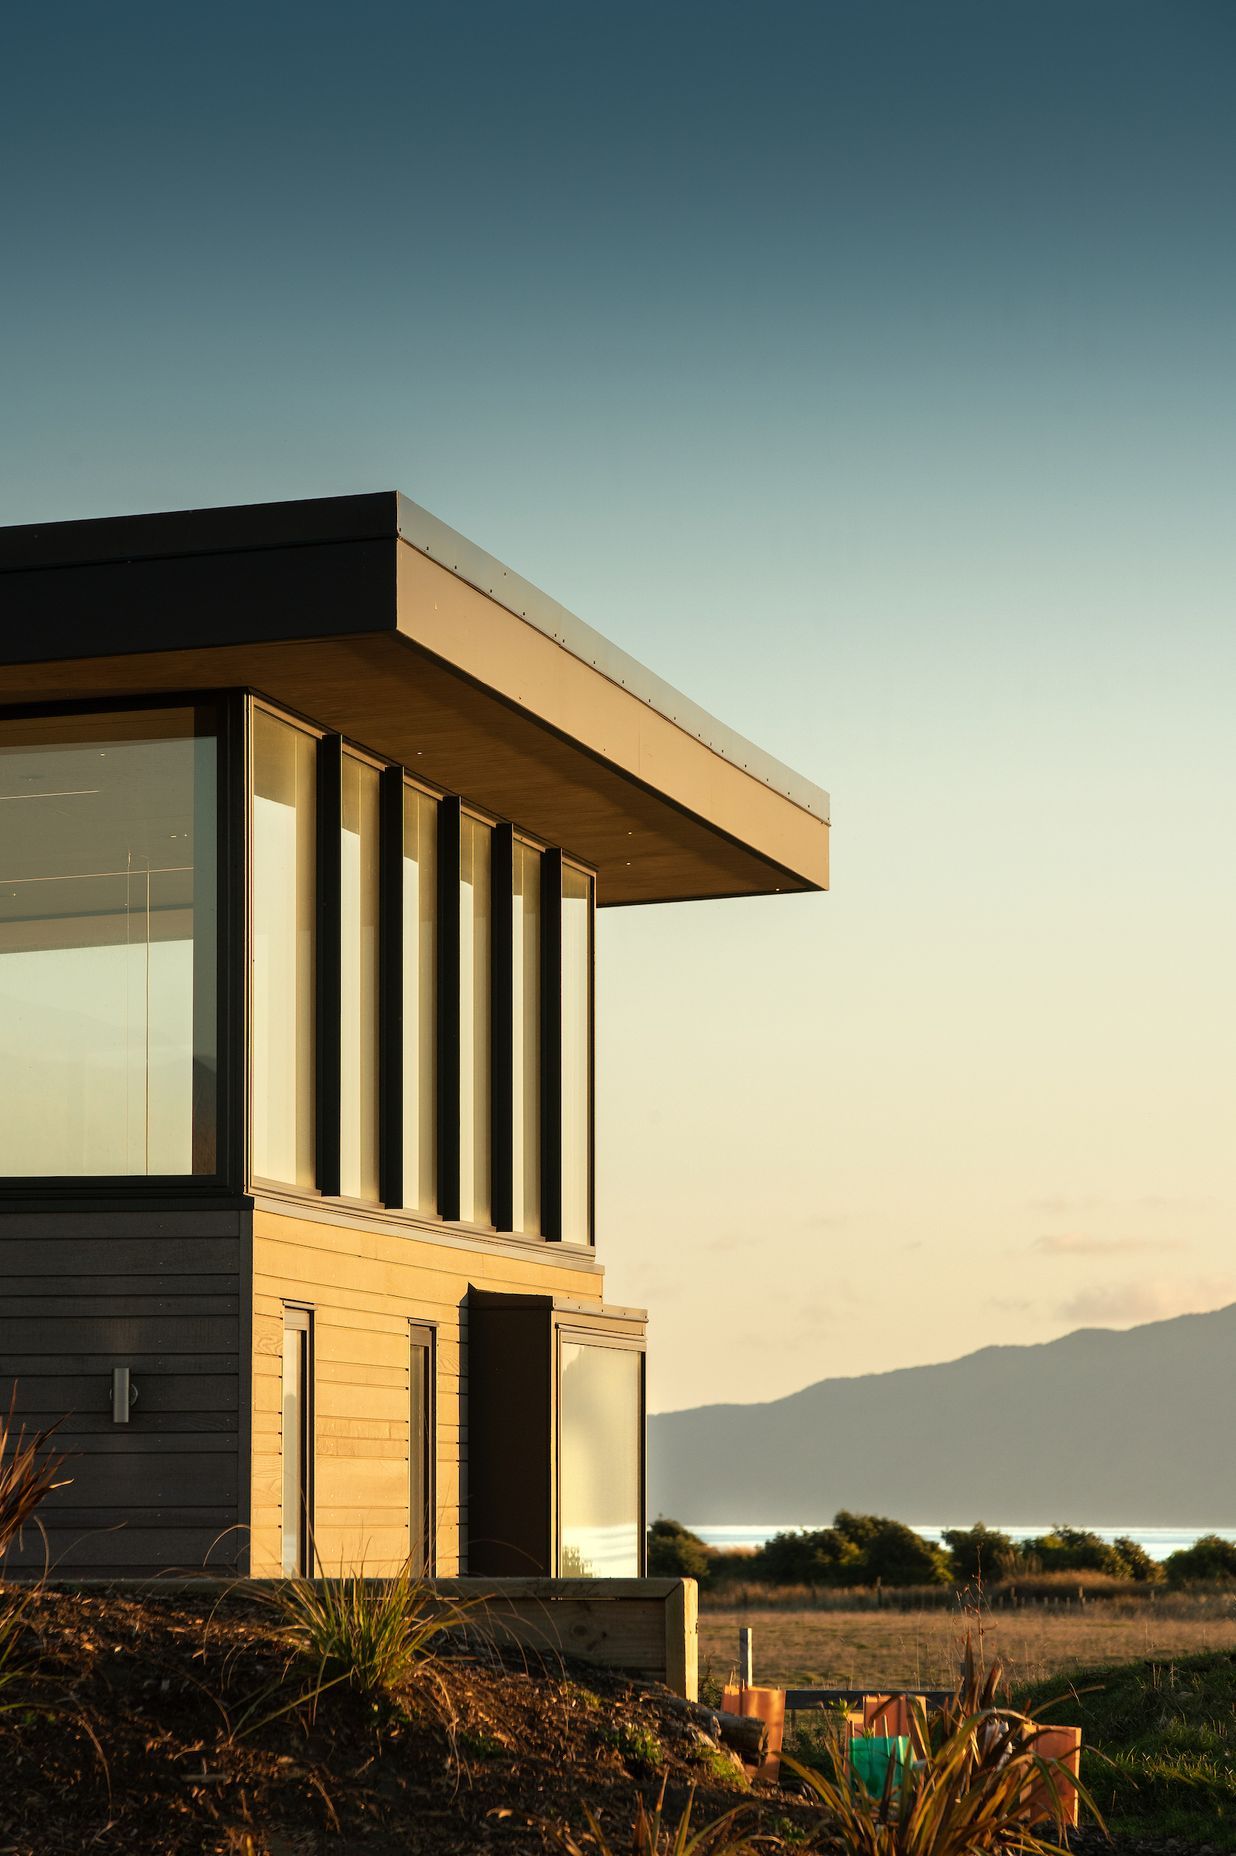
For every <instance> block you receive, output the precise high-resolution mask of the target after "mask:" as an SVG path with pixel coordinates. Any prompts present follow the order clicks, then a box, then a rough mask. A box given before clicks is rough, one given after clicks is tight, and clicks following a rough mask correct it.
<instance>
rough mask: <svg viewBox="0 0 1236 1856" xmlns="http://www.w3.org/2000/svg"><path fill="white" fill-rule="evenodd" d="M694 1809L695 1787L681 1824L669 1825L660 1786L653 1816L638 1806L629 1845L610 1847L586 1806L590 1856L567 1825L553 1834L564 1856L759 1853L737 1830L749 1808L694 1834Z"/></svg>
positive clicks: (744, 1855) (555, 1828) (747, 1855)
mask: <svg viewBox="0 0 1236 1856" xmlns="http://www.w3.org/2000/svg"><path fill="white" fill-rule="evenodd" d="M694 1806H695V1787H694V1786H692V1787H691V1790H690V1791H689V1792H688V1794H687V1802H686V1804H685V1805H684V1806H683V1808H682V1811H681V1812H680V1814H679V1817H678V1820H677V1822H676V1823H674V1822H671V1821H670V1819H669V1818H668V1817H667V1816H666V1812H665V1781H664V1780H662V1782H661V1793H660V1796H659V1797H658V1799H657V1802H656V1805H655V1806H654V1808H653V1809H652V1811H649V1810H648V1809H647V1808H646V1807H645V1804H644V1801H643V1799H642V1798H641V1799H640V1800H639V1804H638V1807H637V1811H636V1816H635V1822H634V1823H633V1824H632V1825H631V1828H630V1831H629V1833H628V1835H629V1838H630V1840H629V1841H628V1840H627V1835H624V1836H623V1839H622V1842H621V1843H620V1844H613V1843H611V1842H610V1841H609V1838H608V1836H607V1834H606V1832H605V1830H604V1829H603V1828H602V1826H601V1824H600V1822H599V1820H598V1819H597V1817H596V1816H595V1815H594V1813H593V1811H592V1810H591V1808H590V1807H589V1806H588V1805H585V1806H584V1815H585V1816H586V1817H587V1819H588V1829H589V1831H590V1833H591V1835H590V1836H589V1837H586V1838H585V1842H586V1843H587V1845H588V1850H587V1852H585V1849H584V1847H583V1845H581V1844H580V1843H579V1842H577V1840H576V1838H575V1834H574V1832H573V1831H572V1830H570V1829H569V1828H568V1827H567V1825H565V1824H555V1825H552V1826H550V1827H549V1829H550V1834H551V1835H552V1837H553V1838H554V1841H555V1842H556V1843H557V1845H558V1848H559V1849H560V1850H561V1851H562V1852H563V1856H754V1852H755V1851H756V1850H757V1849H758V1848H760V1847H761V1846H760V1845H759V1844H757V1843H753V1842H752V1841H751V1839H750V1837H749V1836H747V1835H746V1834H745V1833H744V1832H743V1831H742V1830H741V1829H740V1828H739V1826H740V1823H741V1821H742V1819H743V1818H744V1817H745V1816H746V1815H747V1812H748V1809H749V1807H748V1806H746V1805H739V1806H738V1807H737V1809H736V1810H733V1811H727V1812H726V1813H725V1815H724V1817H717V1818H714V1819H713V1821H712V1822H711V1823H710V1824H701V1825H700V1826H699V1828H698V1829H695V1830H693V1829H692V1828H691V1814H692V1811H693V1809H694Z"/></svg>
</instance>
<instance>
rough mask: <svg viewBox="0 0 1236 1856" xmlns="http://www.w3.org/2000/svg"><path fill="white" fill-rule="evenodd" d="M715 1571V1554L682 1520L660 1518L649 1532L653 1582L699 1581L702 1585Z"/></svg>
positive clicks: (649, 1563) (649, 1556)
mask: <svg viewBox="0 0 1236 1856" xmlns="http://www.w3.org/2000/svg"><path fill="white" fill-rule="evenodd" d="M711 1571H712V1553H711V1551H710V1549H709V1548H708V1547H707V1546H705V1544H704V1542H703V1541H702V1540H701V1539H700V1537H699V1535H698V1534H693V1533H692V1532H691V1530H690V1528H689V1527H684V1526H683V1524H682V1522H681V1521H672V1520H670V1519H669V1518H668V1517H667V1516H666V1515H658V1516H657V1518H656V1520H655V1521H654V1522H653V1524H652V1526H651V1527H650V1528H649V1529H648V1576H649V1578H650V1579H698V1580H699V1581H700V1583H701V1585H702V1584H703V1583H704V1582H705V1581H706V1580H707V1578H708V1576H709V1574H710V1572H711Z"/></svg>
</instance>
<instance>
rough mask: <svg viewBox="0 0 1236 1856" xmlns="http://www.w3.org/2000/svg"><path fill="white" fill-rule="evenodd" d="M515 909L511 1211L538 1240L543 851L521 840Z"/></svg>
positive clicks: (519, 1224)
mask: <svg viewBox="0 0 1236 1856" xmlns="http://www.w3.org/2000/svg"><path fill="white" fill-rule="evenodd" d="M511 906H512V910H513V920H512V943H511V953H512V968H513V973H512V984H513V989H514V990H513V997H512V1004H513V1008H514V1010H513V1019H514V1025H513V1043H512V1047H511V1055H512V1070H513V1075H512V1078H511V1102H512V1107H513V1112H514V1126H513V1128H512V1130H511V1163H512V1177H511V1186H512V1191H511V1210H512V1216H513V1219H514V1224H515V1229H516V1230H517V1231H524V1232H527V1233H528V1234H529V1235H532V1236H535V1235H536V1234H537V1233H538V1232H539V1231H540V1229H541V853H540V852H539V851H537V850H534V849H533V847H532V846H531V845H530V844H521V843H520V842H519V840H518V839H516V840H515V858H514V895H513V897H512V899H511Z"/></svg>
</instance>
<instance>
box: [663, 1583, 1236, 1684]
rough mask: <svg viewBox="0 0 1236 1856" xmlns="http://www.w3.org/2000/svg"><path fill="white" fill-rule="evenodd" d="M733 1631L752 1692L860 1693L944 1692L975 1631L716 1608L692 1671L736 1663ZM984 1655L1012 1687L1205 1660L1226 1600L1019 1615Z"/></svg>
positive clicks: (896, 1616) (1223, 1642)
mask: <svg viewBox="0 0 1236 1856" xmlns="http://www.w3.org/2000/svg"><path fill="white" fill-rule="evenodd" d="M740 1625H749V1626H750V1627H751V1629H752V1630H753V1631H754V1633H755V1635H754V1654H755V1675H756V1680H757V1681H768V1682H774V1683H788V1684H794V1683H802V1684H808V1683H819V1684H820V1685H822V1686H830V1687H832V1686H835V1687H838V1688H857V1687H863V1686H866V1685H868V1684H870V1685H871V1686H872V1687H878V1686H883V1685H885V1684H888V1685H890V1686H898V1687H905V1686H912V1685H914V1684H915V1683H921V1684H922V1685H924V1686H925V1687H928V1688H940V1687H946V1686H948V1685H950V1684H951V1683H952V1682H953V1681H954V1680H955V1678H956V1674H957V1665H958V1660H959V1657H960V1653H961V1649H962V1646H963V1644H964V1642H965V1636H966V1631H967V1629H968V1628H970V1629H973V1628H974V1623H973V1619H972V1618H969V1617H967V1615H966V1614H965V1613H963V1612H961V1611H960V1610H959V1609H958V1607H957V1605H956V1603H954V1605H953V1607H952V1609H951V1610H941V1609H939V1608H934V1609H922V1610H918V1611H913V1610H877V1609H875V1608H874V1607H872V1608H868V1609H853V1608H852V1609H849V1610H843V1609H841V1608H833V1607H832V1606H831V1605H830V1606H828V1607H824V1606H817V1605H814V1604H812V1605H799V1606H797V1607H785V1606H782V1605H781V1604H777V1605H767V1606H765V1605H760V1604H759V1603H751V1604H747V1605H729V1606H723V1605H714V1604H711V1603H710V1604H708V1605H707V1607H706V1608H705V1609H703V1610H702V1611H701V1613H700V1666H701V1668H702V1669H703V1668H709V1667H710V1668H711V1671H712V1673H713V1675H715V1676H718V1677H722V1678H723V1677H724V1676H725V1675H726V1674H727V1672H728V1671H729V1669H730V1667H731V1665H732V1664H733V1663H734V1661H735V1659H736V1656H737V1651H738V1630H739V1626H740ZM983 1633H984V1640H985V1645H986V1648H987V1651H988V1654H989V1655H992V1656H999V1657H1001V1658H1002V1660H1003V1661H1004V1663H1005V1666H1006V1668H1007V1669H1008V1672H1009V1675H1010V1678H1011V1679H1012V1680H1013V1681H1015V1682H1038V1681H1041V1680H1045V1679H1046V1678H1047V1677H1049V1676H1052V1675H1054V1674H1056V1673H1057V1672H1058V1671H1060V1670H1066V1669H1074V1668H1076V1667H1077V1666H1078V1665H1079V1664H1086V1665H1090V1666H1096V1665H1100V1664H1109V1665H1110V1664H1114V1663H1128V1662H1131V1661H1133V1660H1135V1659H1145V1658H1148V1657H1153V1658H1160V1659H1162V1658H1172V1657H1179V1656H1189V1655H1197V1654H1199V1653H1201V1652H1203V1651H1211V1650H1213V1651H1227V1652H1233V1651H1236V1607H1234V1605H1233V1600H1232V1598H1231V1596H1230V1595H1223V1594H1220V1593H1209V1592H1208V1593H1199V1594H1197V1595H1196V1596H1194V1597H1192V1598H1190V1597H1189V1596H1188V1595H1186V1594H1174V1595H1172V1596H1170V1597H1168V1596H1167V1595H1164V1596H1162V1597H1160V1599H1158V1600H1157V1601H1156V1602H1155V1603H1154V1604H1148V1603H1144V1602H1140V1603H1139V1602H1137V1601H1133V1600H1128V1599H1126V1598H1120V1599H1113V1600H1105V1599H1098V1600H1094V1599H1092V1600H1090V1601H1088V1602H1087V1603H1085V1604H1082V1605H1079V1604H1077V1603H1074V1604H1072V1605H1070V1606H1065V1605H1062V1604H1061V1605H1053V1604H1050V1603H1049V1604H1041V1603H1040V1604H1034V1605H1026V1606H1025V1607H1024V1608H1021V1609H1014V1610H999V1611H995V1612H991V1613H988V1614H987V1615H986V1616H985V1618H984V1620H983Z"/></svg>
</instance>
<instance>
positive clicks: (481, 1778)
mask: <svg viewBox="0 0 1236 1856" xmlns="http://www.w3.org/2000/svg"><path fill="white" fill-rule="evenodd" d="M445 1643H446V1647H445V1648H444V1650H443V1652H442V1654H441V1655H440V1656H438V1657H436V1658H435V1659H434V1662H433V1664H432V1667H431V1668H430V1669H429V1670H428V1671H427V1672H426V1673H425V1674H424V1675H423V1676H422V1677H420V1678H418V1680H417V1682H416V1683H415V1684H413V1685H412V1686H411V1688H410V1689H409V1690H408V1692H407V1693H404V1694H401V1695H399V1696H398V1697H397V1698H393V1699H386V1698H383V1699H381V1700H379V1701H372V1700H366V1699H364V1698H362V1697H361V1696H359V1695H357V1694H355V1693H354V1692H352V1691H351V1690H350V1689H349V1688H348V1687H347V1686H346V1685H340V1686H336V1687H334V1688H332V1689H330V1690H329V1691H328V1692H325V1693H321V1694H319V1696H318V1697H317V1700H316V1703H315V1702H314V1701H313V1700H312V1699H311V1698H310V1699H306V1695H307V1692H308V1691H310V1690H312V1688H313V1687H314V1682H313V1672H312V1671H310V1670H307V1669H306V1668H305V1667H304V1665H303V1664H299V1663H297V1662H296V1660H295V1658H294V1657H293V1655H292V1652H291V1651H290V1649H289V1645H288V1643H287V1640H286V1638H285V1637H284V1635H283V1634H282V1632H281V1629H280V1626H279V1623H278V1621H277V1620H276V1619H275V1618H274V1617H273V1616H272V1615H271V1613H270V1612H269V1611H268V1610H266V1609H265V1608H264V1607H262V1606H261V1605H260V1604H258V1603H256V1602H255V1601H254V1600H253V1599H252V1598H251V1597H246V1596H244V1595H243V1594H241V1593H237V1594H234V1595H231V1596H229V1597H227V1598H226V1599H224V1600H222V1601H216V1600H208V1599H205V1598H200V1597H170V1596H165V1595H143V1596H135V1595H132V1594H130V1593H124V1592H120V1591H115V1592H101V1593H92V1594H90V1595H88V1596H84V1595H81V1594H79V1593H71V1592H58V1591H55V1590H48V1591H44V1592H40V1593H37V1594H35V1595H33V1596H32V1597H31V1598H30V1599H29V1602H28V1605H27V1608H26V1610H25V1612H24V1613H23V1615H22V1618H21V1621H20V1623H19V1625H18V1626H17V1627H16V1629H15V1630H14V1632H13V1633H12V1637H11V1641H10V1642H9V1644H8V1645H7V1648H6V1646H5V1644H4V1641H3V1639H2V1638H0V1856H82V1852H84V1851H86V1850H89V1851H91V1852H95V1851H97V1852H99V1853H100V1856H109V1853H110V1852H115V1853H116V1856H120V1853H121V1852H123V1856H132V1853H133V1852H135V1851H138V1850H140V1851H141V1852H143V1856H182V1853H183V1856H190V1853H191V1856H223V1853H225V1852H226V1853H236V1856H242V1853H243V1856H311V1853H313V1856H317V1853H318V1852H324V1851H332V1852H340V1853H341V1856H342V1853H343V1852H348V1856H351V1852H353V1851H361V1850H363V1851H365V1852H372V1853H373V1856H385V1853H386V1852H389V1853H390V1856H396V1852H398V1856H409V1852H418V1853H419V1852H426V1853H427V1856H436V1853H437V1852H448V1851H451V1852H455V1851H460V1852H463V1851H484V1850H489V1849H494V1850H509V1851H511V1852H525V1851H541V1850H545V1849H548V1848H551V1847H553V1841H552V1837H551V1835H550V1832H549V1829H548V1826H549V1825H551V1824H553V1823H556V1822H566V1823H568V1824H570V1825H572V1826H573V1827H574V1828H575V1829H576V1830H582V1829H583V1828H584V1827H585V1822H586V1820H585V1815H584V1807H585V1805H588V1806H590V1807H591V1809H592V1810H593V1811H594V1812H595V1813H596V1814H597V1815H598V1816H599V1817H600V1818H601V1819H602V1821H603V1822H604V1823H605V1824H607V1825H608V1826H610V1827H612V1834H613V1835H614V1839H615V1842H616V1843H617V1844H619V1845H620V1846H621V1847H626V1846H627V1845H628V1844H629V1841H630V1826H631V1822H632V1818H633V1816H634V1813H635V1810H636V1802H637V1796H638V1795H639V1794H641V1793H642V1795H643V1796H644V1797H645V1798H646V1799H649V1800H651V1799H654V1798H655V1797H656V1794H657V1792H658V1791H659V1790H660V1786H661V1783H662V1781H663V1780H665V1781H666V1782H667V1786H668V1791H667V1796H668V1798H669V1799H670V1800H671V1801H673V1802H674V1803H675V1805H676V1804H677V1803H678V1802H679V1801H685V1798H686V1795H687V1792H688V1789H689V1787H691V1786H692V1785H694V1786H695V1787H696V1788H697V1804H696V1820H695V1821H696V1822H697V1823H702V1822H705V1821H707V1820H708V1819H710V1818H713V1817H715V1816H717V1815H719V1814H720V1813H721V1812H723V1811H726V1810H729V1809H732V1808H733V1806H734V1805H735V1804H737V1803H741V1802H742V1801H743V1798H744V1796H745V1795H748V1794H746V1793H745V1788H744V1781H743V1777H742V1773H741V1769H740V1768H738V1767H737V1766H736V1765H735V1763H734V1762H733V1761H732V1760H731V1759H730V1757H729V1756H728V1755H725V1754H720V1753H718V1752H717V1751H716V1750H715V1749H714V1748H712V1747H711V1746H709V1745H708V1743H707V1742H706V1740H704V1739H703V1737H702V1736H701V1735H700V1734H699V1732H698V1730H697V1729H695V1728H692V1727H690V1726H688V1725H687V1724H686V1723H684V1721H683V1720H682V1718H681V1717H680V1716H678V1715H676V1714H675V1713H674V1712H673V1711H672V1709H671V1707H669V1706H668V1705H667V1703H668V1699H669V1698H668V1697H667V1696H666V1693H665V1691H664V1690H657V1689H655V1688H642V1687H641V1686H640V1685H638V1684H636V1683H632V1682H630V1681H628V1680H626V1679H624V1678H621V1677H617V1676H613V1675H609V1674H607V1673H606V1672H604V1671H600V1670H597V1669H594V1668H591V1667H588V1666H585V1665H579V1664H576V1665H570V1664H562V1663H554V1664H548V1663H539V1664H538V1663H534V1662H533V1661H526V1660H524V1659H520V1660H519V1661H516V1660H514V1659H513V1658H512V1657H511V1656H510V1655H509V1654H508V1655H506V1656H503V1655H502V1654H500V1653H499V1652H498V1651H496V1650H494V1649H492V1648H489V1647H487V1646H486V1645H485V1644H484V1643H480V1644H477V1643H475V1642H474V1643H472V1644H471V1645H469V1646H467V1647H464V1646H461V1645H457V1644H456V1643H455V1642H454V1641H453V1640H451V1639H447V1640H445ZM751 1796H752V1801H753V1803H754V1805H755V1812H754V1817H755V1820H756V1822H762V1824H763V1825H765V1826H771V1824H772V1822H773V1820H774V1819H776V1818H781V1819H782V1820H783V1821H784V1819H785V1818H786V1815H787V1813H789V1814H792V1813H794V1811H795V1810H796V1806H795V1805H794V1804H793V1803H792V1801H790V1800H789V1799H787V1798H786V1797H785V1795H784V1794H776V1793H774V1792H771V1791H769V1792H767V1793H766V1794H765V1795H764V1796H763V1797H762V1798H761V1797H760V1796H759V1795H758V1792H757V1794H753V1795H751ZM752 1828H755V1823H754V1822H753V1825H752Z"/></svg>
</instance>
